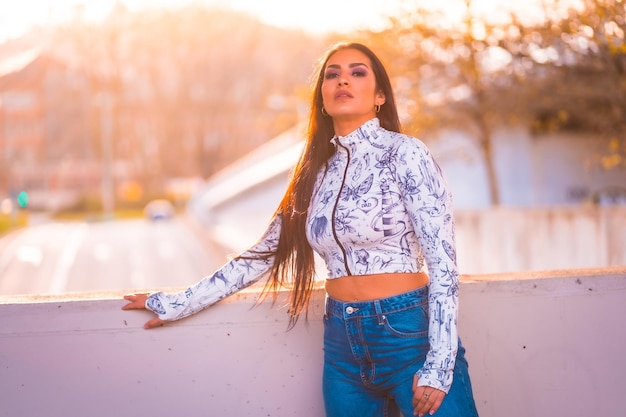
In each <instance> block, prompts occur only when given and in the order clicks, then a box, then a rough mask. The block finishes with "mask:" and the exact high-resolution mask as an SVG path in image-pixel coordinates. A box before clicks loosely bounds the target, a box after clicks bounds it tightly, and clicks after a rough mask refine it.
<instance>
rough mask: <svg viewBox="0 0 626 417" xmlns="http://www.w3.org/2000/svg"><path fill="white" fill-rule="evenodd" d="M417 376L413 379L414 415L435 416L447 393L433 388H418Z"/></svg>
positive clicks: (420, 416)
mask: <svg viewBox="0 0 626 417" xmlns="http://www.w3.org/2000/svg"><path fill="white" fill-rule="evenodd" d="M417 381H418V378H417V375H415V376H414V377H413V415H416V416H419V417H422V416H425V415H426V414H430V415H433V414H435V412H436V411H437V410H438V409H439V406H440V405H441V403H442V402H443V399H444V397H445V396H446V393H445V392H443V391H441V390H438V389H436V388H433V387H418V386H417Z"/></svg>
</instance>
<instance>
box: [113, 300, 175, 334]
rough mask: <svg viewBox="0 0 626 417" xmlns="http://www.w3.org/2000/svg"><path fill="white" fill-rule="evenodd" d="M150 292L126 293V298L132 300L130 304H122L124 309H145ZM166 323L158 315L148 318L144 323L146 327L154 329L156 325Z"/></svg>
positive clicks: (159, 325)
mask: <svg viewBox="0 0 626 417" xmlns="http://www.w3.org/2000/svg"><path fill="white" fill-rule="evenodd" d="M149 295H150V294H132V295H125V296H124V300H127V301H130V302H129V303H128V304H124V306H122V310H145V309H146V300H147V299H148V296H149ZM163 324H165V321H163V320H161V319H160V318H158V317H155V318H153V319H150V320H148V321H147V322H146V323H145V324H144V325H143V328H144V329H153V328H155V327H161V326H163Z"/></svg>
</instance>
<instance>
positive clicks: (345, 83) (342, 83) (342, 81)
mask: <svg viewBox="0 0 626 417" xmlns="http://www.w3.org/2000/svg"><path fill="white" fill-rule="evenodd" d="M344 85H348V80H346V79H345V78H340V79H339V87H342V86H344Z"/></svg>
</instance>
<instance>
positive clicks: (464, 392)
mask: <svg viewBox="0 0 626 417" xmlns="http://www.w3.org/2000/svg"><path fill="white" fill-rule="evenodd" d="M428 350H429V344H428V288H427V287H422V288H419V289H417V290H414V291H411V292H408V293H404V294H400V295H396V296H393V297H389V298H383V299H380V300H374V301H364V302H354V303H349V302H343V301H339V300H335V299H333V298H330V297H327V298H326V313H325V315H324V378H323V392H324V405H325V408H326V416H327V417H368V416H371V417H387V416H389V417H391V416H404V417H410V416H412V415H413V405H412V399H413V390H412V384H413V376H414V375H415V372H416V371H417V370H418V369H420V368H421V367H422V365H423V364H424V361H425V359H426V354H427V353H428ZM434 415H435V416H436V417H477V416H478V412H477V411H476V405H475V402H474V397H473V394H472V385H471V382H470V378H469V373H468V365H467V361H466V359H465V349H464V348H463V346H462V345H461V342H460V341H459V350H458V353H457V357H456V365H455V367H454V378H453V382H452V387H451V388H450V391H449V392H448V394H447V395H446V396H445V398H444V400H443V403H442V404H441V407H439V410H438V411H437V412H436V413H435V414H434Z"/></svg>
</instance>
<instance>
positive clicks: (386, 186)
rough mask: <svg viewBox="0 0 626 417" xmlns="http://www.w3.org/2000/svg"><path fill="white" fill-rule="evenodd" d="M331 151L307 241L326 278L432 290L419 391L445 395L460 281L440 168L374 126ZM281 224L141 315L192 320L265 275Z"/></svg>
mask: <svg viewBox="0 0 626 417" xmlns="http://www.w3.org/2000/svg"><path fill="white" fill-rule="evenodd" d="M332 143H333V144H334V145H335V147H336V152H335V153H334V155H333V156H332V157H331V158H330V160H329V161H328V164H327V165H326V168H325V169H324V170H322V171H321V172H320V173H319V174H318V178H317V182H316V185H315V188H314V193H313V195H312V198H311V204H310V206H309V210H308V215H307V238H308V240H309V243H310V244H311V246H312V248H313V249H314V250H315V251H316V252H317V253H318V254H319V255H320V257H321V258H322V259H323V260H324V261H325V263H326V266H327V269H328V271H327V277H326V278H327V279H333V278H338V277H342V276H347V275H366V274H379V273H393V272H420V271H422V270H424V269H425V268H426V267H427V269H428V275H429V278H430V283H429V302H428V305H429V308H428V310H429V342H430V350H429V352H428V355H427V357H426V362H425V364H424V366H423V367H422V369H420V370H418V371H417V375H418V377H419V385H427V386H431V387H434V388H437V389H440V390H443V391H445V392H448V390H449V389H450V386H451V384H452V375H453V369H454V363H455V358H456V352H457V348H458V335H457V311H458V288H459V273H458V270H457V265H456V253H455V242H454V218H453V215H452V200H451V195H450V192H449V191H448V188H447V185H446V182H445V179H444V178H443V175H442V173H441V170H440V168H439V166H438V165H437V163H436V162H435V160H434V159H433V157H432V155H431V154H430V151H429V150H428V148H427V147H426V146H425V145H424V144H423V143H422V142H421V141H419V140H418V139H415V138H413V137H410V136H407V135H403V134H400V133H396V132H390V131H387V130H385V129H383V128H381V127H380V123H379V120H378V119H377V118H374V119H371V120H369V121H368V122H366V123H364V124H363V125H362V126H361V127H359V128H358V129H357V130H355V131H354V132H352V133H350V134H349V135H347V136H343V137H339V136H336V137H334V138H333V139H332ZM279 235H280V217H278V216H277V217H275V218H274V219H272V221H271V222H270V224H269V226H268V228H267V230H266V232H265V233H264V235H263V236H262V237H261V239H259V241H257V243H256V244H255V245H253V246H252V247H251V248H250V249H249V250H248V251H246V252H244V253H242V254H240V255H239V256H237V257H235V258H233V259H232V260H231V261H229V262H227V263H226V264H225V265H224V266H223V267H222V268H220V269H219V270H218V271H216V272H215V273H213V274H212V275H210V276H207V277H205V278H204V279H202V280H201V281H200V282H198V283H197V284H196V285H194V286H193V287H191V288H189V289H187V290H186V291H183V292H180V293H176V294H168V293H162V292H160V293H155V294H151V295H150V297H149V298H148V301H147V303H146V307H147V308H148V309H150V310H152V311H153V312H155V313H156V314H157V315H158V316H159V317H160V318H161V319H163V320H177V319H180V318H182V317H185V316H188V315H190V314H193V313H195V312H197V311H199V310H201V309H204V308H206V307H207V306H209V305H211V304H214V303H215V302H217V301H219V300H221V299H223V298H224V297H226V296H228V295H230V294H232V293H234V292H236V291H238V290H239V289H242V288H244V287H246V286H248V285H250V284H252V283H253V282H255V281H257V280H259V279H260V278H261V277H263V276H264V275H265V274H266V273H267V272H268V271H269V270H270V268H271V266H272V261H273V260H272V258H269V259H252V260H251V259H250V258H253V257H254V253H259V252H261V253H267V252H273V250H274V248H276V245H277V243H278V237H279Z"/></svg>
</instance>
